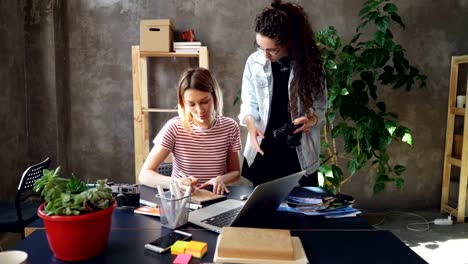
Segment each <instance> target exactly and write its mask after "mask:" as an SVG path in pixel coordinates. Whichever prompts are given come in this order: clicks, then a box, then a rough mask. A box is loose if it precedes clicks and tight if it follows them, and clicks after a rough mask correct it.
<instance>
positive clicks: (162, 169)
mask: <svg viewBox="0 0 468 264" xmlns="http://www.w3.org/2000/svg"><path fill="white" fill-rule="evenodd" d="M158 173H159V174H162V175H164V176H171V175H172V163H162V164H161V165H159V167H158Z"/></svg>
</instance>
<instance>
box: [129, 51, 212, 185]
mask: <svg viewBox="0 0 468 264" xmlns="http://www.w3.org/2000/svg"><path fill="white" fill-rule="evenodd" d="M150 57H167V58H177V57H180V58H198V65H199V66H200V67H203V68H206V69H208V68H209V63H208V48H207V47H204V46H202V47H200V49H199V53H179V52H149V51H140V46H132V79H133V126H134V132H135V133H134V137H135V138H134V142H135V183H138V174H139V173H140V169H141V166H142V165H143V162H144V161H145V159H146V157H147V156H148V154H149V151H150V148H149V146H150V138H149V114H150V113H177V109H164V108H150V107H149V106H148V101H149V100H148V76H147V72H148V58H150ZM168 161H169V162H170V161H171V160H170V159H169V160H168Z"/></svg>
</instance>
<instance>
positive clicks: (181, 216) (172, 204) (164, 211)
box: [156, 191, 190, 229]
mask: <svg viewBox="0 0 468 264" xmlns="http://www.w3.org/2000/svg"><path fill="white" fill-rule="evenodd" d="M156 203H157V204H158V207H159V211H160V215H161V216H160V222H161V225H162V226H165V227H168V228H170V229H176V228H178V227H180V226H183V225H185V224H187V222H188V215H189V211H190V194H189V195H188V196H185V197H181V198H178V199H177V198H175V197H174V196H173V195H171V192H170V191H167V192H164V193H163V194H162V195H159V194H156Z"/></svg>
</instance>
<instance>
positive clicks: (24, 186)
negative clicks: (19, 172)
mask: <svg viewBox="0 0 468 264" xmlns="http://www.w3.org/2000/svg"><path fill="white" fill-rule="evenodd" d="M49 164H50V158H46V159H45V160H44V161H42V162H40V163H37V164H35V165H32V166H31V167H29V168H27V169H26V170H25V171H24V172H23V176H21V181H20V183H19V185H18V190H17V191H16V199H19V198H20V197H21V195H22V194H23V193H25V192H27V191H30V190H32V188H33V187H34V183H35V182H36V181H37V180H38V179H39V178H42V170H44V169H47V168H49Z"/></svg>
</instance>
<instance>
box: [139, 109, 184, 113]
mask: <svg viewBox="0 0 468 264" xmlns="http://www.w3.org/2000/svg"><path fill="white" fill-rule="evenodd" d="M141 111H143V112H152V113H177V109H162V108H148V109H141Z"/></svg>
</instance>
